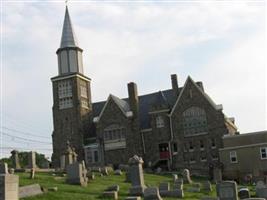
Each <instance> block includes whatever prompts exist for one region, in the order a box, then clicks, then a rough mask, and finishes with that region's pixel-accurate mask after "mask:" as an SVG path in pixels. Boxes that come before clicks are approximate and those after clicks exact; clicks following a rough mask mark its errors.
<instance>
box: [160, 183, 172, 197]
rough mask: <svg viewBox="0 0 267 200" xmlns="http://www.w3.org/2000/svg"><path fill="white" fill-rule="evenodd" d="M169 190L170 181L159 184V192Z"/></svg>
mask: <svg viewBox="0 0 267 200" xmlns="http://www.w3.org/2000/svg"><path fill="white" fill-rule="evenodd" d="M169 190H170V183H160V184H159V193H160V194H161V192H164V191H169Z"/></svg>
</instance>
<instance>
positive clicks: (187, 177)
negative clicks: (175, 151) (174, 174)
mask: <svg viewBox="0 0 267 200" xmlns="http://www.w3.org/2000/svg"><path fill="white" fill-rule="evenodd" d="M183 180H184V183H192V180H191V177H190V172H189V170H188V169H184V171H183Z"/></svg>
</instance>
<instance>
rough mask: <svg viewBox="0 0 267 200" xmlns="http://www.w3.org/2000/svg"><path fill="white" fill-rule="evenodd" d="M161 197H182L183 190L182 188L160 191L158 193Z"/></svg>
mask: <svg viewBox="0 0 267 200" xmlns="http://www.w3.org/2000/svg"><path fill="white" fill-rule="evenodd" d="M160 195H161V196H162V197H172V198H183V197H184V191H183V190H178V189H175V190H170V191H162V192H161V194H160Z"/></svg>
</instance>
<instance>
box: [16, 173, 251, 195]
mask: <svg viewBox="0 0 267 200" xmlns="http://www.w3.org/2000/svg"><path fill="white" fill-rule="evenodd" d="M18 175H19V176H20V180H19V181H20V186H24V185H29V184H33V183H39V184H40V185H41V186H42V187H54V186H56V187H58V191H57V192H47V193H45V194H43V195H39V196H34V197H29V198H24V200H44V199H45V200H89V199H90V200H91V199H104V198H102V197H101V194H102V192H103V191H104V190H105V189H106V188H107V187H108V186H111V185H114V184H118V185H119V186H120V191H119V199H122V200H123V199H125V197H127V195H128V191H129V188H130V184H129V183H125V182H124V180H125V175H124V174H123V175H122V176H115V175H110V176H103V177H100V176H99V175H98V174H96V179H95V180H91V181H89V182H88V185H87V187H81V186H76V185H69V184H66V183H65V177H60V176H52V175H51V174H49V173H36V174H35V175H36V177H35V179H34V180H31V179H30V178H29V174H28V173H18ZM193 180H194V181H195V182H201V181H202V180H203V179H202V180H201V179H197V180H196V179H193ZM164 181H168V182H170V183H171V182H172V179H171V175H155V174H145V184H146V185H147V186H159V183H160V182H164ZM171 186H172V185H171ZM187 187H189V185H187V184H184V194H185V197H184V198H183V199H190V200H194V199H200V198H201V197H203V196H214V197H215V196H216V191H215V186H214V185H213V191H212V192H210V193H204V192H201V193H188V192H186V188H187ZM250 189H251V188H250ZM172 199H174V198H164V200H172Z"/></svg>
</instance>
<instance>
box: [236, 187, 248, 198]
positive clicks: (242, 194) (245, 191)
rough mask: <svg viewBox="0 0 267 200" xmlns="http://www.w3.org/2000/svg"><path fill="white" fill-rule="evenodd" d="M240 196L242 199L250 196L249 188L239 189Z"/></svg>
mask: <svg viewBox="0 0 267 200" xmlns="http://www.w3.org/2000/svg"><path fill="white" fill-rule="evenodd" d="M238 197H239V198H240V199H247V198H250V194H249V189H248V188H240V189H239V191H238Z"/></svg>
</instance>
